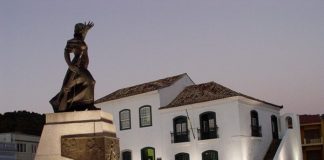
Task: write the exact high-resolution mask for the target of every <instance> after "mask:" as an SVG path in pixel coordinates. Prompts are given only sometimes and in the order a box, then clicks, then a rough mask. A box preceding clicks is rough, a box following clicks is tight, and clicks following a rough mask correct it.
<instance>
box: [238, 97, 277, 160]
mask: <svg viewBox="0 0 324 160" xmlns="http://www.w3.org/2000/svg"><path fill="white" fill-rule="evenodd" d="M252 110H255V111H257V113H258V118H259V125H260V126H261V133H262V137H252V136H251V135H252V133H251V115H250V112H251V111H252ZM279 110H280V109H279V108H276V107H274V106H269V105H267V104H264V103H260V102H257V101H253V100H249V99H246V98H243V97H239V116H240V118H239V119H240V133H239V135H238V138H239V137H240V138H241V145H242V156H241V157H242V158H243V159H244V160H245V159H246V160H259V159H263V158H264V156H265V154H266V152H267V150H268V148H269V146H270V144H271V142H272V139H273V136H272V126H271V116H272V115H275V116H276V117H277V124H278V133H279V123H280V122H279V120H280V114H279Z"/></svg>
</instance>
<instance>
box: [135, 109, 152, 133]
mask: <svg viewBox="0 0 324 160" xmlns="http://www.w3.org/2000/svg"><path fill="white" fill-rule="evenodd" d="M147 107H148V108H150V124H148V125H143V124H142V118H141V117H142V115H141V110H142V109H143V108H147ZM138 112H139V123H140V128H143V127H150V126H152V125H153V122H152V119H153V118H152V107H151V106H150V105H144V106H142V107H140V108H139V109H138Z"/></svg>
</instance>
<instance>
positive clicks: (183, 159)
mask: <svg viewBox="0 0 324 160" xmlns="http://www.w3.org/2000/svg"><path fill="white" fill-rule="evenodd" d="M174 157H175V160H190V158H189V154H188V153H178V154H176V155H175V156H174Z"/></svg>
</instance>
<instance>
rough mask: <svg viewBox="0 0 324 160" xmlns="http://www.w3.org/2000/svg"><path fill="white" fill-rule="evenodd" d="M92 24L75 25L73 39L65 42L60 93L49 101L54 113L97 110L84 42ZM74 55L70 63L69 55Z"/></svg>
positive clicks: (86, 48) (93, 81) (93, 83)
mask: <svg viewBox="0 0 324 160" xmlns="http://www.w3.org/2000/svg"><path fill="white" fill-rule="evenodd" d="M93 25H94V24H93V23H92V22H88V23H78V24H76V25H75V29H74V38H73V39H70V40H68V41H67V44H66V47H65V51H64V57H65V61H66V63H67V65H68V67H69V68H68V70H67V72H66V75H65V78H64V81H63V86H62V88H61V91H60V92H59V93H58V94H57V95H56V96H55V97H53V98H52V99H51V100H50V103H51V105H52V106H53V109H54V112H67V111H81V110H86V109H88V110H97V109H98V108H96V107H95V106H94V85H95V82H96V81H95V80H94V79H93V77H92V75H91V74H90V72H89V71H88V69H87V68H88V64H89V57H88V47H87V44H86V43H85V42H84V39H85V37H86V34H87V32H88V31H89V30H90V29H91V28H92V27H93ZM72 53H73V54H74V57H73V59H72V61H71V58H70V54H72Z"/></svg>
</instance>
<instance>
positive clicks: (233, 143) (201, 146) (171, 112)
mask: <svg viewBox="0 0 324 160" xmlns="http://www.w3.org/2000/svg"><path fill="white" fill-rule="evenodd" d="M186 110H187V111H188V115H189V118H190V121H191V124H192V129H191V126H190V123H188V129H189V130H190V142H182V143H171V135H170V132H173V119H174V118H175V117H177V116H187V113H186ZM208 111H212V112H215V113H216V123H217V126H218V127H219V128H218V135H219V138H216V139H208V140H198V138H197V137H198V133H197V128H200V120H199V115H200V114H202V113H204V112H208ZM161 122H164V123H162V124H163V126H162V128H163V131H162V133H163V134H162V138H163V139H165V140H166V141H164V143H163V146H164V147H163V148H164V151H165V152H164V153H166V154H165V157H166V159H174V156H175V155H176V154H177V153H181V152H185V153H189V155H190V159H201V155H202V153H203V152H204V151H207V150H216V151H217V152H218V157H219V159H231V160H239V159H241V157H240V156H238V155H241V154H242V151H241V150H242V148H241V140H240V139H237V138H236V135H238V134H239V132H240V129H239V128H240V126H239V125H240V123H239V110H238V102H237V100H236V99H235V98H234V99H233V98H227V99H223V100H217V101H209V102H203V103H198V104H193V105H186V106H181V107H176V108H171V109H164V110H161ZM192 132H193V133H194V135H195V138H194V137H193V134H192Z"/></svg>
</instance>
